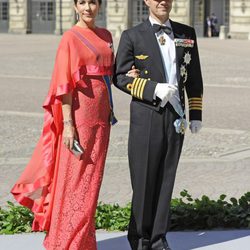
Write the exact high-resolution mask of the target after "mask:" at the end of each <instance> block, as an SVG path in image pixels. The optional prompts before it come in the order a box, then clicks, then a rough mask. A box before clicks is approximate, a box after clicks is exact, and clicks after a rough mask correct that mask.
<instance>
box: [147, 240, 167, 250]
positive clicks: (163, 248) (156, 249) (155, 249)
mask: <svg viewBox="0 0 250 250" xmlns="http://www.w3.org/2000/svg"><path fill="white" fill-rule="evenodd" d="M151 250H171V248H170V247H169V245H168V242H167V240H166V239H165V238H161V239H159V240H157V241H156V242H154V243H153V244H152V245H151Z"/></svg>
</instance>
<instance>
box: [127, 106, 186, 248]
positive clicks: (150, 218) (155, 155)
mask: <svg viewBox="0 0 250 250" xmlns="http://www.w3.org/2000/svg"><path fill="white" fill-rule="evenodd" d="M130 108H131V110H130V111H131V112H130V115H131V116H130V132H129V143H128V155H129V167H130V175H131V183H132V189H133V197H132V209H131V218H130V224H129V232H128V240H129V242H130V245H131V248H132V249H133V250H143V249H151V248H150V245H152V244H153V243H154V242H156V241H158V240H159V239H161V238H162V237H165V235H166V232H167V230H168V226H169V209H170V201H171V196H172V191H173V186H174V181H175V175H176V169H177V165H178V162H179V158H180V154H181V149H182V145H183V140H184V136H183V135H182V134H178V133H176V131H175V127H174V121H175V120H176V119H177V118H179V117H178V115H177V113H176V112H175V111H174V109H173V107H172V106H171V105H170V104H169V103H168V104H167V105H166V106H165V108H161V109H160V111H155V110H152V109H149V108H148V107H146V106H144V105H142V104H140V103H137V102H133V101H132V102H131V106H130ZM146 245H148V246H149V248H145V247H144V246H146Z"/></svg>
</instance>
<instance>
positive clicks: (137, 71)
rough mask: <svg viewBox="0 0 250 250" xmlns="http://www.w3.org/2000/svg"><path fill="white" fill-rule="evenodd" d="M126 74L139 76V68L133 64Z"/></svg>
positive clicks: (134, 76)
mask: <svg viewBox="0 0 250 250" xmlns="http://www.w3.org/2000/svg"><path fill="white" fill-rule="evenodd" d="M126 76H130V77H133V78H137V77H139V76H140V70H139V69H136V68H135V66H134V65H133V66H132V68H131V70H129V71H128V73H127V74H126Z"/></svg>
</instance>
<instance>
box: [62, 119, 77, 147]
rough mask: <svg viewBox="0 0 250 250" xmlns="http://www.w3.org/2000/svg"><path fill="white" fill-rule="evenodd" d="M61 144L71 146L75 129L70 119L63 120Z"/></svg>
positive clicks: (74, 136)
mask: <svg viewBox="0 0 250 250" xmlns="http://www.w3.org/2000/svg"><path fill="white" fill-rule="evenodd" d="M63 124H64V128H63V144H64V145H65V147H66V148H67V149H72V148H73V141H74V138H76V130H75V127H74V125H73V122H72V121H64V123H63Z"/></svg>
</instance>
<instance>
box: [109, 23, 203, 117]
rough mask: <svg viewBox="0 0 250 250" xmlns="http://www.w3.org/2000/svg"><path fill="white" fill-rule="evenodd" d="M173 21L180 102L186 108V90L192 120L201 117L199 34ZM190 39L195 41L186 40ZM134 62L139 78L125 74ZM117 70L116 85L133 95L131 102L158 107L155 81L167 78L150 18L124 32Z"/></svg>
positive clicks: (201, 90) (119, 48)
mask: <svg viewBox="0 0 250 250" xmlns="http://www.w3.org/2000/svg"><path fill="white" fill-rule="evenodd" d="M170 22H171V26H172V30H173V33H174V38H175V45H176V67H177V70H176V72H177V80H178V86H179V94H180V99H181V104H182V107H183V109H184V108H185V95H184V90H185V89H186V92H187V96H188V102H189V118H190V120H202V94H203V81H202V75H201V67H200V60H199V54H198V47H197V42H196V34H195V31H194V29H193V28H192V27H189V26H187V25H184V24H180V23H177V22H173V21H170ZM190 40H191V41H193V42H194V43H193V44H191V45H188V44H186V43H185V41H190ZM186 53H189V54H190V55H191V61H190V63H189V64H188V65H186V64H185V61H184V56H185V54H186ZM133 65H134V66H135V68H136V69H139V70H140V77H139V78H136V79H134V78H131V77H128V76H126V73H127V72H128V71H129V70H130V69H131V68H132V66H133ZM115 72H116V73H115V76H114V84H115V85H116V86H117V87H118V88H120V89H121V90H122V91H124V92H126V93H128V94H130V95H132V97H133V99H132V101H135V102H138V103H141V104H142V105H146V106H147V107H148V108H150V109H155V110H159V108H160V102H159V100H154V99H153V95H154V91H155V87H156V84H157V83H164V82H166V77H165V73H164V66H163V60H162V57H161V52H160V49H159V45H158V42H157V40H156V37H155V34H154V32H153V29H152V28H151V23H150V21H149V20H147V21H145V22H144V23H142V24H139V25H138V26H136V27H133V28H131V29H129V30H126V31H124V32H123V33H122V36H121V39H120V44H119V47H118V52H117V55H116V69H115Z"/></svg>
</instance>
